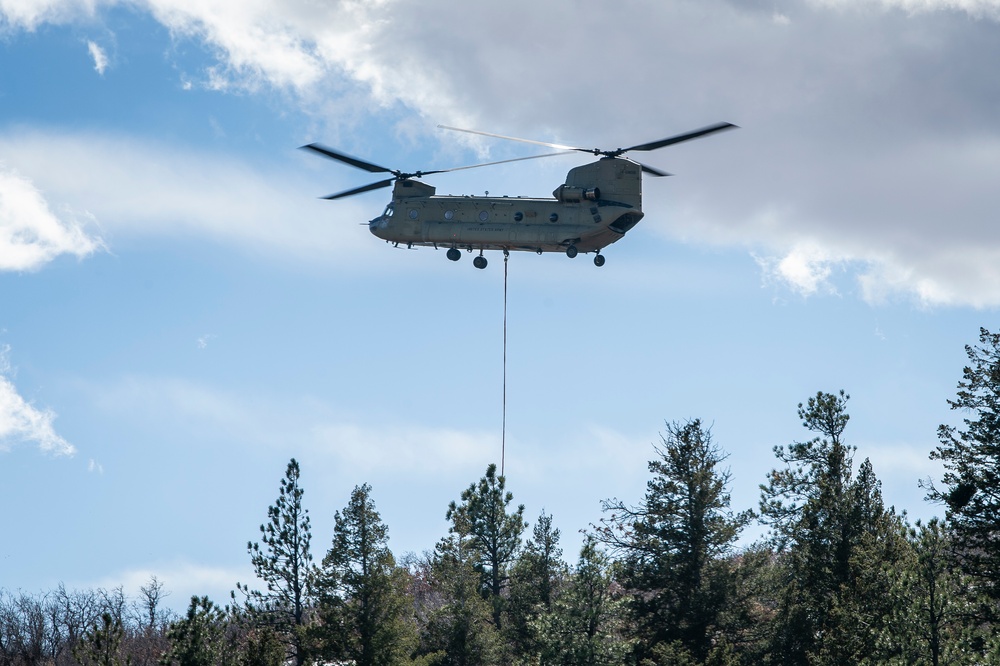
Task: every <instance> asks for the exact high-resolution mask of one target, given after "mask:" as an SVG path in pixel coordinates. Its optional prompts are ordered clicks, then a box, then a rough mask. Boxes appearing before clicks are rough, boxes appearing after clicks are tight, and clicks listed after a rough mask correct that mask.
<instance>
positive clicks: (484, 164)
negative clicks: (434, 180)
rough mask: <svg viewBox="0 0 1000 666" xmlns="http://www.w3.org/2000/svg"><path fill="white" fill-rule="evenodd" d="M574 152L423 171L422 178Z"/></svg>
mask: <svg viewBox="0 0 1000 666" xmlns="http://www.w3.org/2000/svg"><path fill="white" fill-rule="evenodd" d="M572 152H573V151H572V150H563V151H560V152H558V153H545V154H544V155H529V156H528V157H515V158H514V159H510V160H500V161H499V162H483V163H482V164H470V165H469V166H460V167H452V168H451V169H441V170H440V171H422V172H421V173H420V175H421V176H426V175H427V174H429V173H448V172H449V171H464V170H465V169H478V168H479V167H485V166H494V165H496V164H507V163H509V162H523V161H524V160H537V159H539V158H540V157H555V156H556V155H569V154H571V153H572Z"/></svg>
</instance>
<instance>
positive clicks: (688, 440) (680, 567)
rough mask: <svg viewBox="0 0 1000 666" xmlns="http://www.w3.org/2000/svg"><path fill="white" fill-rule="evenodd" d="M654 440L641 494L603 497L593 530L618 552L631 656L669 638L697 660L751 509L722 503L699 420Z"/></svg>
mask: <svg viewBox="0 0 1000 666" xmlns="http://www.w3.org/2000/svg"><path fill="white" fill-rule="evenodd" d="M661 440H662V446H658V447H655V450H656V453H657V456H658V458H657V459H654V460H652V461H650V463H649V471H650V472H651V473H652V475H653V478H652V479H650V480H649V481H648V482H647V484H646V495H645V498H644V500H643V502H642V503H641V504H640V505H639V506H638V507H629V506H626V505H625V504H624V503H623V502H621V501H619V500H617V499H614V500H606V501H605V502H603V509H604V511H606V512H609V513H610V514H611V515H610V517H608V518H605V519H603V520H602V524H603V526H602V527H601V528H600V529H599V530H598V537H599V538H600V539H601V540H602V541H604V542H605V543H607V544H609V545H610V546H611V547H612V548H613V549H614V550H615V551H617V552H618V553H620V554H621V555H622V558H623V559H622V566H623V583H624V584H625V585H626V587H627V588H628V589H629V590H630V592H631V602H630V606H631V609H632V614H633V617H634V620H635V622H636V634H637V637H638V638H639V642H638V643H637V646H636V649H637V656H638V658H639V659H640V660H641V659H643V658H655V655H656V654H657V652H658V651H659V652H662V651H663V650H664V649H666V648H665V647H664V646H668V645H675V644H676V645H678V646H680V648H681V649H682V650H683V651H685V652H687V653H690V654H691V655H692V657H693V658H694V659H696V660H699V661H704V660H705V659H706V658H707V657H708V656H709V653H710V652H712V651H713V650H714V649H715V647H716V646H717V645H718V643H719V641H718V638H719V633H720V630H721V627H720V624H719V618H720V615H721V614H722V612H723V610H724V609H725V608H726V606H727V605H728V604H729V602H730V598H731V593H732V576H731V574H730V572H729V571H728V570H727V567H726V566H725V561H724V559H723V556H725V555H726V554H728V553H729V552H730V551H731V549H732V547H733V543H734V542H735V541H736V539H737V537H738V536H739V533H740V530H741V529H742V528H743V526H744V525H745V524H746V522H747V521H748V520H749V519H750V517H751V515H750V514H749V513H745V514H739V515H734V514H733V513H732V511H730V509H729V492H728V489H727V485H728V482H729V472H728V470H720V469H718V466H719V465H720V464H721V463H722V462H723V461H724V460H725V454H723V453H722V451H721V450H720V449H719V448H718V447H717V446H716V445H715V444H714V443H713V442H712V438H711V433H710V431H708V430H706V429H704V428H703V427H702V424H701V421H700V420H698V419H695V420H692V421H688V422H687V423H684V424H679V423H668V424H667V435H666V436H662V435H661ZM660 644H663V645H661V646H660V647H659V648H657V645H660ZM663 663H668V662H667V661H663Z"/></svg>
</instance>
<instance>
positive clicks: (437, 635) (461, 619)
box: [421, 523, 503, 666]
mask: <svg viewBox="0 0 1000 666" xmlns="http://www.w3.org/2000/svg"><path fill="white" fill-rule="evenodd" d="M449 532H450V533H449V535H448V536H447V537H445V538H444V539H442V540H441V541H439V542H438V544H437V546H436V547H435V549H434V556H433V560H432V563H431V576H432V582H431V585H432V588H433V593H434V595H435V596H436V597H437V598H438V599H439V603H438V604H437V605H436V607H435V608H433V609H432V610H431V611H430V612H429V614H428V617H427V620H426V623H425V625H424V628H423V635H422V636H421V652H422V653H423V654H424V655H427V656H429V657H431V659H430V660H431V662H432V663H434V664H436V665H437V666H492V665H493V664H500V663H503V662H502V660H501V651H502V650H501V647H502V646H501V642H500V637H499V633H498V631H497V629H496V627H495V625H494V624H493V622H492V619H491V606H490V604H489V603H487V601H486V600H485V599H483V595H482V583H481V574H480V572H479V571H478V570H477V567H478V565H479V561H480V557H481V556H480V553H479V551H478V550H477V549H476V548H475V546H474V545H473V544H474V539H473V537H472V536H471V535H470V534H469V533H468V532H467V531H466V527H465V524H464V523H458V524H456V525H454V526H453V527H452V528H451V529H450V530H449Z"/></svg>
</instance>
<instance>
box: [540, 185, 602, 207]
mask: <svg viewBox="0 0 1000 666" xmlns="http://www.w3.org/2000/svg"><path fill="white" fill-rule="evenodd" d="M552 196H554V197H555V198H556V199H558V200H559V201H561V202H563V203H578V202H580V201H583V200H587V201H597V200H598V199H600V198H601V191H600V190H599V189H598V188H596V187H593V188H585V187H573V186H572V185H560V186H559V187H557V188H556V189H555V191H554V192H553V193H552Z"/></svg>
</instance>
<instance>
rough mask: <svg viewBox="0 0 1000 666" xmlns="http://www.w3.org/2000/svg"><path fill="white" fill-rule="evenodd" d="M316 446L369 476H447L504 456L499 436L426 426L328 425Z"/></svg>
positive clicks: (316, 435)
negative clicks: (373, 472)
mask: <svg viewBox="0 0 1000 666" xmlns="http://www.w3.org/2000/svg"><path fill="white" fill-rule="evenodd" d="M312 432H313V446H314V447H316V448H317V449H319V450H320V451H324V452H326V453H328V454H331V455H333V456H334V457H336V458H337V459H338V460H339V461H341V462H342V463H343V464H344V465H349V466H350V467H352V468H355V469H358V470H362V471H365V472H368V471H371V470H375V469H377V470H380V471H383V472H385V471H390V472H400V471H406V472H417V473H419V472H438V473H440V472H442V471H449V470H455V469H465V468H469V467H475V466H478V465H479V464H480V462H481V461H482V460H484V459H489V457H490V456H491V455H492V454H493V453H495V452H496V451H499V450H500V441H499V439H500V438H499V436H498V435H497V434H496V433H486V432H468V431H462V430H456V429H451V428H433V427H431V428H428V427H426V426H417V425H410V426H405V427H404V426H363V425H358V424H352V423H336V424H334V423H326V424H321V425H317V426H315V427H314V428H313V431H312Z"/></svg>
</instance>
